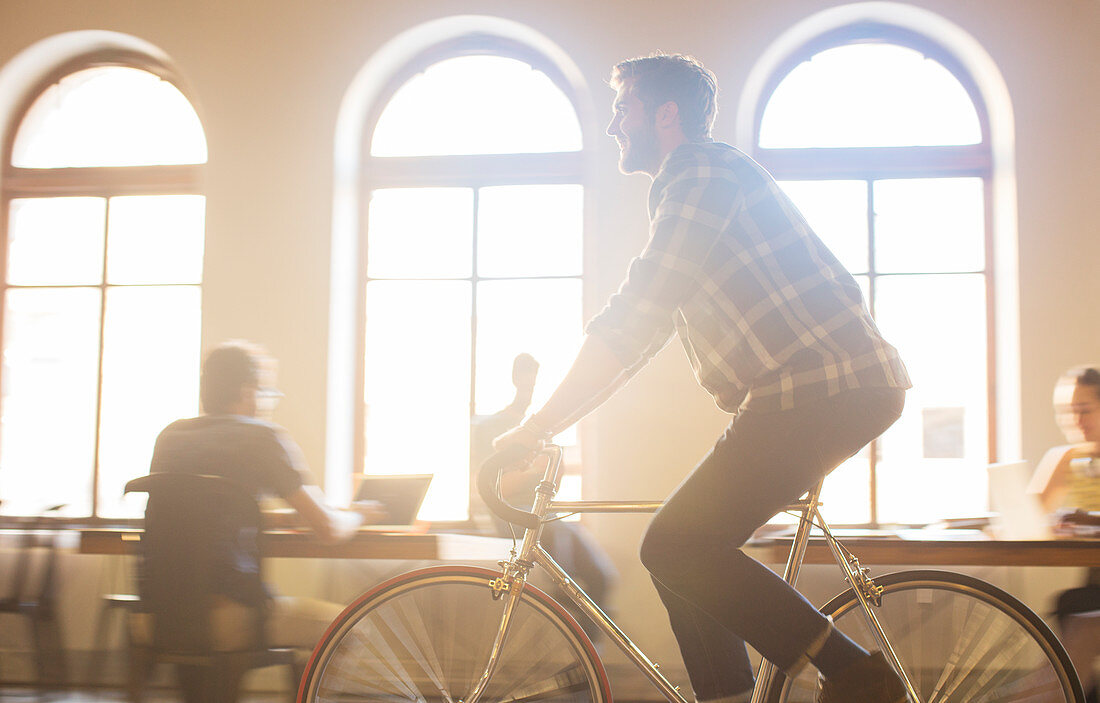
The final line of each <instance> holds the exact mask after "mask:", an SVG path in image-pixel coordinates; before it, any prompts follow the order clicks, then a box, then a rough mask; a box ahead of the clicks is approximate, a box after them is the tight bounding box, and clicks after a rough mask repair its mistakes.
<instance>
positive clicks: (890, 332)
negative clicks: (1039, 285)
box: [875, 274, 988, 523]
mask: <svg viewBox="0 0 1100 703" xmlns="http://www.w3.org/2000/svg"><path fill="white" fill-rule="evenodd" d="M876 291H877V302H876V307H875V311H876V316H877V322H878V324H879V327H880V328H881V329H882V333H883V335H884V336H885V337H886V339H888V340H890V342H891V343H892V344H894V345H895V346H896V347H897V348H898V351H899V352H900V353H901V357H902V359H903V360H904V361H905V364H906V367H907V368H908V370H909V375H910V377H911V378H912V381H913V388H912V389H911V390H910V391H908V393H907V395H906V401H905V413H904V415H903V416H902V418H901V419H900V420H898V422H897V423H896V424H895V425H894V426H893V427H892V428H890V429H889V430H887V432H886V433H885V434H884V435H883V437H882V439H881V440H880V442H881V460H880V462H879V464H878V504H879V517H880V519H881V520H882V521H884V522H902V523H910V522H929V521H933V520H936V519H939V518H942V517H957V516H966V515H975V514H978V513H980V512H982V511H983V510H984V509H985V507H986V491H985V466H986V464H987V463H988V408H987V399H986V337H985V335H986V323H985V281H984V278H983V276H981V275H976V274H975V275H957V276H948V275H939V276H896V277H895V276H886V277H882V278H880V279H878V281H877V283H876ZM944 418H946V422H945V421H944ZM945 446H946V447H948V451H946V452H945V451H944V447H945ZM944 486H950V487H951V490H949V491H945V490H943V487H944Z"/></svg>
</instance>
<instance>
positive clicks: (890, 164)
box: [751, 21, 998, 527]
mask: <svg viewBox="0 0 1100 703" xmlns="http://www.w3.org/2000/svg"><path fill="white" fill-rule="evenodd" d="M860 43H880V44H892V45H896V46H902V47H906V48H909V49H913V50H914V51H918V52H920V53H921V54H923V55H924V56H925V57H926V58H929V59H933V60H935V61H937V62H938V63H939V64H940V65H942V66H943V67H944V68H945V69H947V70H948V71H949V72H950V73H951V75H952V76H953V77H954V78H955V79H956V80H957V81H958V82H959V83H960V85H962V87H963V89H964V90H965V91H966V93H967V95H968V96H969V97H970V101H971V103H972V104H973V106H974V109H975V112H976V113H977V116H978V123H979V127H980V130H981V141H980V142H979V143H978V144H965V145H945V146H914V147H807V148H763V147H760V146H759V144H760V127H761V123H762V121H763V116H764V110H765V108H766V107H767V105H768V102H769V100H770V99H771V96H772V95H773V93H774V92H775V89H776V88H777V87H778V85H779V84H780V82H781V81H782V80H783V79H784V78H786V76H787V75H788V74H789V73H790V72H791V71H792V70H794V68H795V67H796V66H798V65H799V64H801V63H802V62H804V61H808V60H809V59H810V58H812V57H813V56H814V55H816V54H819V53H821V52H822V51H825V50H827V49H833V48H837V47H841V46H846V45H851V44H860ZM759 95H760V97H759V99H758V100H757V102H756V104H755V105H754V106H753V113H752V119H753V123H752V143H751V155H752V157H753V158H754V159H755V160H756V161H758V162H759V163H760V164H761V165H762V166H763V167H764V168H766V169H767V170H768V172H769V173H771V174H772V176H773V177H774V178H775V179H776V180H778V181H785V180H842V179H843V180H858V181H863V182H865V183H866V184H867V186H868V199H867V224H868V233H869V244H870V247H871V249H870V252H869V261H868V265H869V268H868V272H867V277H868V286H869V288H868V289H869V291H870V296H869V298H870V299H869V300H868V301H867V303H868V306H869V307H870V309H871V313H872V315H873V314H874V312H875V310H874V301H875V281H876V278H878V277H880V276H883V275H888V276H909V275H921V274H920V273H890V274H881V273H877V272H876V271H875V270H874V267H873V261H874V232H875V228H874V200H873V198H872V197H871V191H872V190H873V183H874V182H875V181H879V180H885V179H908V178H952V177H955V178H961V177H974V178H980V179H981V180H982V195H983V214H984V232H983V236H984V244H985V262H984V268H983V269H982V270H981V271H973V272H967V273H981V274H982V275H983V276H984V281H985V299H986V309H985V314H986V406H987V418H988V423H987V452H988V458H989V462H990V463H993V462H996V461H997V460H998V459H997V456H998V453H997V425H998V423H997V400H998V399H997V376H996V369H997V356H996V350H997V345H996V341H997V340H996V336H995V333H996V319H997V308H996V305H997V301H996V295H995V291H996V289H997V271H996V267H995V261H996V256H995V251H994V229H995V228H994V222H993V217H994V213H993V173H994V164H993V150H992V146H991V143H992V142H991V136H990V120H989V110H988V108H987V107H986V105H985V101H984V100H983V99H982V96H981V91H980V90H979V88H978V84H977V82H976V81H975V80H974V77H973V76H972V75H971V74H970V72H969V71H968V70H967V69H966V68H965V67H964V65H963V64H962V62H961V61H959V60H958V59H957V58H956V57H955V56H954V55H953V54H952V53H951V52H949V51H948V50H947V49H945V48H944V47H943V46H941V45H939V44H938V43H936V42H935V41H933V40H932V39H931V38H929V37H927V36H926V35H924V34H921V33H919V32H916V31H913V30H910V29H907V28H904V27H899V26H897V25H891V24H886V23H883V22H877V21H860V22H855V23H852V24H848V25H845V26H842V27H838V28H835V29H833V30H830V31H827V32H824V33H822V34H820V35H818V36H816V37H815V38H813V39H811V40H809V41H807V42H804V43H802V44H801V45H800V46H799V47H798V48H797V49H796V50H795V51H793V52H791V53H790V54H789V55H788V56H786V57H785V58H784V60H783V61H781V62H779V63H778V64H777V65H776V66H775V68H774V70H773V71H772V72H771V73H770V74H769V75H768V77H767V79H766V81H765V83H764V86H763V89H762V90H761V92H760V94H759ZM877 456H878V452H877V450H876V446H875V442H872V443H871V447H870V452H869V469H870V482H869V486H868V490H869V501H870V525H871V526H873V527H875V526H878V525H879V518H878V500H877V494H878V486H877V470H876V469H877V466H876V465H877Z"/></svg>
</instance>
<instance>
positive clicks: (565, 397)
mask: <svg viewBox="0 0 1100 703" xmlns="http://www.w3.org/2000/svg"><path fill="white" fill-rule="evenodd" d="M624 371H625V369H624V368H623V364H622V362H620V361H619V359H618V358H617V357H616V356H615V355H614V354H613V353H612V352H611V349H610V348H609V347H608V346H607V344H605V343H604V342H603V340H601V339H600V338H599V337H598V336H593V335H589V336H588V337H586V338H585V340H584V343H583V344H582V345H581V348H580V351H579V352H577V357H576V359H574V361H573V365H572V366H571V367H570V369H569V372H568V373H566V375H565V378H563V379H562V381H561V383H560V384H558V387H557V389H555V391H554V393H553V394H552V395H551V396H550V399H549V400H548V401H546V404H545V405H543V406H542V409H540V410H539V411H538V412H536V413H535V414H534V415H532V416H531V417H530V418H528V420H527V421H526V422H524V423H523V424H522V425H520V426H519V427H517V428H515V429H514V430H512V431H510V432H506V433H505V434H503V435H501V437H500V438H499V439H498V441H497V442H496V443H495V446H496V447H497V448H498V449H499V448H501V447H502V446H505V445H507V444H519V445H520V446H523V447H527V448H528V449H535V448H537V447H538V446H539V444H540V443H541V442H542V441H544V440H547V439H549V438H550V437H553V436H554V435H555V434H557V433H558V432H561V431H562V430H564V429H565V428H567V427H569V426H570V425H572V424H573V423H575V422H577V421H578V420H580V419H581V418H582V417H584V416H585V415H586V414H588V413H589V412H591V411H592V410H595V409H596V407H598V406H599V405H600V403H602V402H603V401H604V400H606V399H607V398H608V397H610V396H611V394H612V393H614V392H615V390H617V389H618V388H619V386H621V385H622V383H623V382H625V380H626V379H627V378H629V375H628V374H625V373H624Z"/></svg>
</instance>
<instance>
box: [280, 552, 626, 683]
mask: <svg viewBox="0 0 1100 703" xmlns="http://www.w3.org/2000/svg"><path fill="white" fill-rule="evenodd" d="M497 576H498V574H497V573H496V572H494V571H491V570H489V569H482V568H478V567H463V566H443V567H432V568H427V569H421V570H418V571H413V572H410V573H408V574H404V575H403V576H398V577H397V578H395V579H392V580H390V581H387V582H386V583H383V584H381V585H379V586H378V587H376V588H374V589H372V590H371V591H369V592H367V593H366V594H364V595H363V596H361V597H360V598H359V599H358V600H356V601H355V602H354V603H352V604H351V605H350V606H348V607H347V608H346V609H345V610H344V612H343V613H342V614H341V615H340V617H338V618H337V619H336V621H335V622H333V624H332V625H330V626H329V629H328V632H326V633H325V636H324V637H323V638H322V639H321V641H320V643H318V645H317V647H316V649H315V650H314V652H313V656H312V658H311V659H310V661H309V664H308V665H307V667H306V671H305V675H304V676H303V678H302V681H301V684H300V686H299V689H298V701H299V703H307V702H310V703H312V702H316V703H360V702H365V701H371V702H380V701H385V702H387V703H396V702H398V701H427V702H437V701H438V702H440V703H457V702H458V701H461V700H464V699H465V698H466V696H467V695H468V694H469V693H470V691H471V690H472V689H473V688H474V686H475V685H476V684H477V682H478V680H479V679H480V678H481V675H482V673H483V672H484V670H485V665H486V662H487V661H488V658H489V652H490V649H491V648H492V645H493V641H494V639H495V638H496V635H497V630H498V628H499V626H500V621H501V615H502V614H503V612H504V604H505V600H506V597H505V598H502V599H500V600H493V597H492V590H491V589H490V588H489V581H491V580H492V579H494V578H496V577H497ZM481 700H482V701H485V703H490V702H491V703H506V702H509V701H515V702H516V703H524V702H527V701H539V702H540V703H542V702H547V703H603V701H610V700H611V692H610V687H609V685H608V682H607V676H606V674H605V673H604V669H603V665H602V664H601V663H600V660H599V657H598V656H597V655H596V652H595V650H594V649H593V647H592V643H591V641H590V640H589V639H588V637H587V636H586V635H585V634H584V631H583V630H582V629H581V628H580V626H579V625H578V624H577V623H576V621H575V620H573V618H572V617H571V616H570V615H568V614H567V613H566V612H565V610H563V609H562V607H561V606H560V605H559V604H558V603H557V602H555V601H554V600H553V599H552V598H550V597H549V596H548V595H546V594H545V593H543V592H542V591H540V590H539V589H537V588H535V587H533V586H530V585H527V586H525V587H524V590H523V594H522V598H521V601H520V603H519V605H518V607H517V608H516V611H515V613H514V615H513V619H512V622H511V625H510V628H509V630H508V636H507V638H506V640H505V642H504V647H503V649H502V651H501V656H500V659H499V662H498V664H497V667H496V671H495V673H494V674H493V677H492V679H491V680H490V682H489V685H488V687H487V688H486V690H485V692H484V694H483V695H482V698H481Z"/></svg>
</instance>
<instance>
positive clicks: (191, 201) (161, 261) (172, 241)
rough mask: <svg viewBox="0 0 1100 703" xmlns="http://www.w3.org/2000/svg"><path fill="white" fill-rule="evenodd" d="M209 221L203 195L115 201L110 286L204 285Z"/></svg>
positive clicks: (109, 253) (109, 257) (109, 245)
mask: <svg viewBox="0 0 1100 703" xmlns="http://www.w3.org/2000/svg"><path fill="white" fill-rule="evenodd" d="M205 217H206V199H205V198H203V197H202V196H201V195H138V196H126V197H118V198H112V199H111V208H110V215H109V222H108V235H107V282H108V283H122V284H138V283H200V282H202V254H203V241H204V236H203V234H204V231H205Z"/></svg>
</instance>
